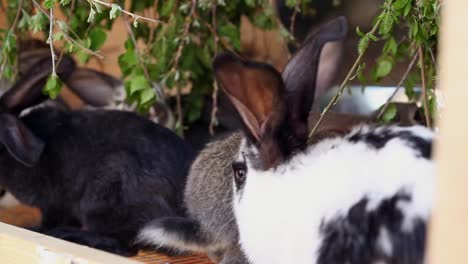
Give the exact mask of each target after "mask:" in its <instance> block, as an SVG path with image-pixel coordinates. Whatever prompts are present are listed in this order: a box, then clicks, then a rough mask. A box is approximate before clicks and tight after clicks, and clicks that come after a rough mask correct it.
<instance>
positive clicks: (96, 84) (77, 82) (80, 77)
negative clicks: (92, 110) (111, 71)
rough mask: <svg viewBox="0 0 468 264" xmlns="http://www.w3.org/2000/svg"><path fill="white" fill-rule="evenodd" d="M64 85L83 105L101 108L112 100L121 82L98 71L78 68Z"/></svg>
mask: <svg viewBox="0 0 468 264" xmlns="http://www.w3.org/2000/svg"><path fill="white" fill-rule="evenodd" d="M66 84H67V86H68V87H69V88H70V90H72V91H73V92H74V93H75V94H76V95H78V97H80V99H81V100H83V102H84V103H86V104H88V105H91V106H95V107H102V106H105V105H107V104H108V103H109V102H110V101H111V100H112V96H113V95H114V93H115V90H116V89H117V87H118V86H121V85H122V82H121V81H120V80H119V79H116V78H114V77H112V76H110V75H108V74H105V73H102V72H99V71H95V70H92V69H86V68H78V69H76V70H75V71H73V73H72V74H71V75H70V77H69V78H68V79H67V81H66Z"/></svg>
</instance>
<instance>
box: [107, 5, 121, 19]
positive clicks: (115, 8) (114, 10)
mask: <svg viewBox="0 0 468 264" xmlns="http://www.w3.org/2000/svg"><path fill="white" fill-rule="evenodd" d="M120 10H121V8H120V6H119V5H117V4H112V5H111V10H110V11H109V18H110V19H114V18H116V17H117V16H118V15H119V14H120Z"/></svg>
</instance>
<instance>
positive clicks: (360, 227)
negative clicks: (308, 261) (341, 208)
mask: <svg viewBox="0 0 468 264" xmlns="http://www.w3.org/2000/svg"><path fill="white" fill-rule="evenodd" d="M410 201H411V197H410V196H409V195H408V194H406V193H405V192H400V193H398V194H396V195H394V196H393V197H391V198H388V199H385V200H383V201H382V202H381V203H380V205H379V206H378V207H377V208H376V209H375V210H371V211H369V210H368V209H366V207H367V205H368V199H367V198H363V199H362V200H361V201H359V202H358V203H356V204H355V205H354V206H353V207H352V208H351V209H350V210H349V211H348V214H347V215H346V216H341V217H337V218H335V219H333V220H331V221H328V222H325V223H323V224H322V226H321V230H320V231H321V234H322V236H323V240H322V245H321V248H320V251H319V259H318V262H317V263H320V264H337V263H349V264H373V263H377V262H378V261H383V263H392V264H421V263H423V259H424V248H425V239H426V223H425V221H424V220H423V219H415V222H414V223H413V229H412V230H410V231H409V232H407V231H404V230H403V227H402V224H403V219H404V218H403V217H404V215H403V213H402V212H401V211H400V209H399V208H398V207H397V204H398V203H399V202H410ZM382 228H384V229H385V230H386V231H387V233H388V238H389V240H390V244H391V247H392V250H391V254H388V253H389V252H385V250H383V249H382V247H381V245H380V244H379V243H378V239H379V236H380V235H381V230H382Z"/></svg>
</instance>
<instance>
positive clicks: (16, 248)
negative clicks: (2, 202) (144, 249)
mask: <svg viewBox="0 0 468 264" xmlns="http://www.w3.org/2000/svg"><path fill="white" fill-rule="evenodd" d="M0 260H1V262H2V263H8V264H35V263H38V264H39V263H40V264H42V263H47V264H81V263H82V264H85V263H86V264H101V263H113V264H137V263H139V262H137V261H135V260H131V259H127V258H123V257H120V256H116V255H113V254H109V253H106V252H103V251H99V250H96V249H93V248H89V247H85V246H81V245H77V244H74V243H70V242H67V241H64V240H60V239H56V238H52V237H48V236H45V235H42V234H39V233H35V232H31V231H28V230H25V229H22V228H19V227H15V226H12V225H8V224H4V223H0Z"/></svg>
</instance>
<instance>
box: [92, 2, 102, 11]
mask: <svg viewBox="0 0 468 264" xmlns="http://www.w3.org/2000/svg"><path fill="white" fill-rule="evenodd" d="M93 4H94V6H95V7H96V12H98V13H101V12H102V8H101V4H99V3H96V2H93Z"/></svg>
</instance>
